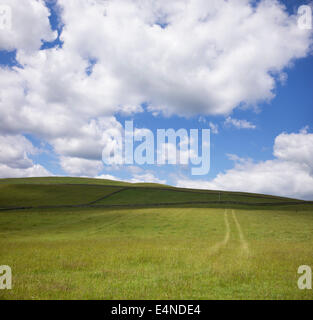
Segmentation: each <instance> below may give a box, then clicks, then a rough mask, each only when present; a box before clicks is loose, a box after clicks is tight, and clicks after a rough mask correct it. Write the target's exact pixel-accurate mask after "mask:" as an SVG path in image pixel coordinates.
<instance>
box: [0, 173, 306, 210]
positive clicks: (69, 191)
mask: <svg viewBox="0 0 313 320" xmlns="http://www.w3.org/2000/svg"><path fill="white" fill-rule="evenodd" d="M307 203H308V202H305V201H301V200H297V199H290V198H283V197H274V196H268V195H261V194H251V193H240V192H224V191H209V190H193V189H183V188H175V187H171V186H166V185H158V184H142V183H141V184H131V183H126V182H119V181H111V180H101V179H86V178H66V177H63V178H60V177H59V178H58V177H51V178H25V179H1V180H0V209H12V208H14V209H25V208H43V207H62V206H68V207H70V206H73V207H76V206H86V207H96V206H99V207H110V206H121V207H125V206H132V207H133V206H160V205H177V204H181V205H193V204H198V205H208V206H209V205H219V204H220V205H222V204H226V205H227V204H233V205H255V206H256V205H261V206H262V205H288V204H290V205H291V204H307Z"/></svg>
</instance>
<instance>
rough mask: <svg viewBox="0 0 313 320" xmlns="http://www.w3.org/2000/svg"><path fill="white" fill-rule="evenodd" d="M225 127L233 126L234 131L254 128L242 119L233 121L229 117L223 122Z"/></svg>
mask: <svg viewBox="0 0 313 320" xmlns="http://www.w3.org/2000/svg"><path fill="white" fill-rule="evenodd" d="M224 124H225V126H233V127H235V128H236V129H255V128H256V126H255V125H254V124H252V123H251V122H249V121H247V120H245V119H243V120H239V119H234V118H231V117H227V118H226V120H225V121H224Z"/></svg>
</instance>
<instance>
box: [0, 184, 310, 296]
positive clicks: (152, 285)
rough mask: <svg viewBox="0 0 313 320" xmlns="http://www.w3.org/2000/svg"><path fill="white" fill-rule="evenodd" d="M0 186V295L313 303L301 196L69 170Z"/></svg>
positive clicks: (306, 215)
mask: <svg viewBox="0 0 313 320" xmlns="http://www.w3.org/2000/svg"><path fill="white" fill-rule="evenodd" d="M93 181H94V183H92V182H93ZM0 191H1V192H0V208H2V209H1V210H0V265H4V264H5V265H9V266H11V268H12V274H13V283H12V284H13V288H12V290H0V299H310V300H311V299H313V292H312V290H299V289H298V287H297V280H298V277H299V275H298V274H297V270H298V267H299V266H300V265H303V264H305V265H310V266H311V267H313V255H312V249H313V205H312V204H309V203H306V202H302V201H299V202H297V203H296V202H295V200H294V199H286V198H278V197H270V196H264V195H253V194H242V193H227V192H222V193H219V192H209V191H196V190H188V189H176V188H170V187H167V186H161V185H152V184H151V185H148V186H144V185H131V184H127V183H125V184H124V183H120V182H109V181H106V180H92V179H75V178H68V179H66V178H46V179H45V178H41V179H3V180H0ZM236 201H237V202H238V203H236ZM187 202H188V204H187ZM229 202H233V203H229ZM244 203H246V204H244ZM280 203H281V205H279V204H280ZM289 203H290V204H289ZM136 204H139V206H138V207H136ZM156 204H158V205H156ZM162 204H163V205H162ZM145 205H147V207H144V206H145ZM9 209H10V210H9Z"/></svg>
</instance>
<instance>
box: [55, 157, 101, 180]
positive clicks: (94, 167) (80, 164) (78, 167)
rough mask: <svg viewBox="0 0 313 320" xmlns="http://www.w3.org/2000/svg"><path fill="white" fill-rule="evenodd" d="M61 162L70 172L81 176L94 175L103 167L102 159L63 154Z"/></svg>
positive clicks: (64, 168) (63, 167) (65, 169)
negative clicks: (65, 155)
mask: <svg viewBox="0 0 313 320" xmlns="http://www.w3.org/2000/svg"><path fill="white" fill-rule="evenodd" d="M60 164H61V167H62V169H63V170H64V171H65V172H67V173H68V174H70V175H73V176H80V177H94V176H96V175H97V174H98V173H99V172H100V171H101V170H102V169H103V163H102V161H98V160H87V159H83V158H75V157H64V156H62V157H61V158H60Z"/></svg>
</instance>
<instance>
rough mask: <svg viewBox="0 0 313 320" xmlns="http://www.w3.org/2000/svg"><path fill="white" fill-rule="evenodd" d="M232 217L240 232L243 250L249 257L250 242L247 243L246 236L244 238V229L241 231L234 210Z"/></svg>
mask: <svg viewBox="0 0 313 320" xmlns="http://www.w3.org/2000/svg"><path fill="white" fill-rule="evenodd" d="M232 216H233V219H234V221H235V224H236V227H237V230H238V234H239V239H240V243H241V250H242V251H243V252H244V253H245V254H246V255H249V245H248V242H247V241H246V239H245V236H244V234H243V232H242V229H241V226H240V223H239V221H238V219H237V216H236V213H235V210H232Z"/></svg>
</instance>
